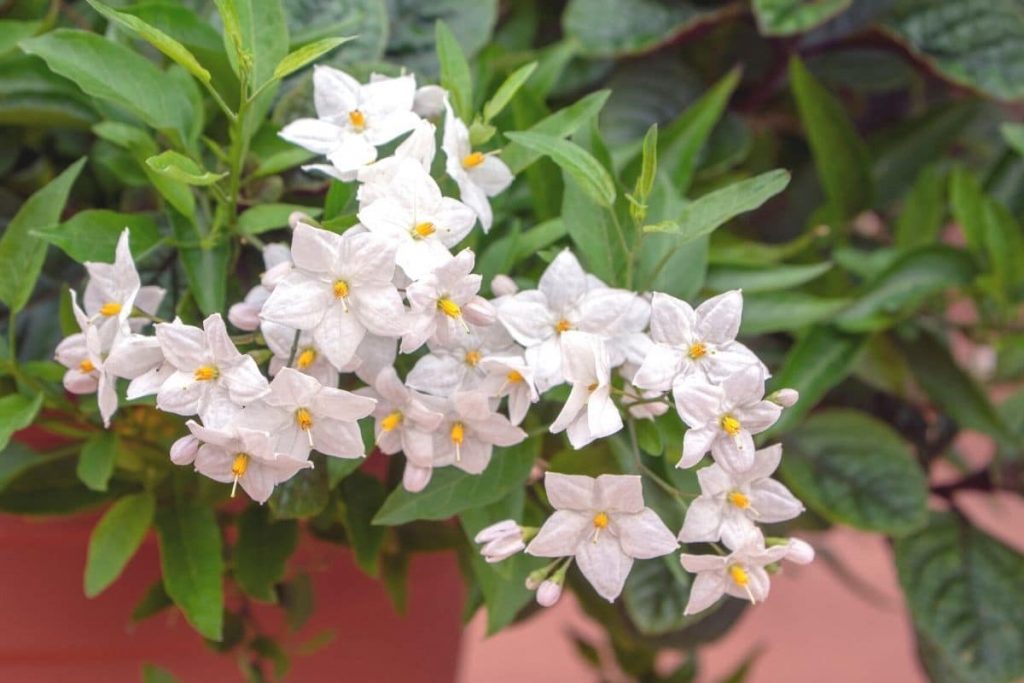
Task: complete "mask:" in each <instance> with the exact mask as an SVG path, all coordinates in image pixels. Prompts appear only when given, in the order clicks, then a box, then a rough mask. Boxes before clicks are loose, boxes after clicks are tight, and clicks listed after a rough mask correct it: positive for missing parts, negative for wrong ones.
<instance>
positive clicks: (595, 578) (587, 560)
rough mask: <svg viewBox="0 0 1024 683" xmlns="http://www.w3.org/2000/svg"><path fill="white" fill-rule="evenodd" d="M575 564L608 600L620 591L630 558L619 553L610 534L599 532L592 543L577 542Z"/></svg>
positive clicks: (616, 543)
mask: <svg viewBox="0 0 1024 683" xmlns="http://www.w3.org/2000/svg"><path fill="white" fill-rule="evenodd" d="M674 542H675V541H674V540H673V543H674ZM576 564H577V566H579V568H580V571H581V572H583V576H585V577H586V579H587V581H589V582H590V585H591V586H593V587H594V590H596V591H597V593H598V595H600V596H601V597H603V598H604V599H605V600H607V601H609V602H612V601H613V600H615V598H617V597H619V594H620V593H622V587H623V586H624V585H625V583H626V577H627V576H629V570H630V569H632V568H633V558H631V557H630V556H628V555H627V554H626V553H625V552H623V550H622V548H621V546H619V542H618V540H616V539H615V537H614V536H612V534H607V533H603V534H598V537H597V540H596V542H595V541H590V540H585V541H583V542H582V543H580V544H579V546H578V547H577V549H576Z"/></svg>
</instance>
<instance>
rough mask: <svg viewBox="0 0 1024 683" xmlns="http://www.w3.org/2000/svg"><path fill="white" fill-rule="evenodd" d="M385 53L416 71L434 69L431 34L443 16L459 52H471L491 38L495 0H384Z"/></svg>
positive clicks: (425, 72)
mask: <svg viewBox="0 0 1024 683" xmlns="http://www.w3.org/2000/svg"><path fill="white" fill-rule="evenodd" d="M387 9H388V15H389V19H390V22H389V27H388V29H389V30H388V50H387V51H388V55H389V56H390V58H391V59H392V60H393V61H395V62H396V63H400V64H403V65H404V66H405V67H406V68H408V69H410V70H412V71H413V72H415V73H416V74H417V75H423V76H426V75H431V76H432V75H434V74H437V73H438V63H437V52H436V50H435V44H434V37H435V32H434V29H435V26H436V23H437V20H438V19H443V20H444V23H445V25H446V26H447V27H448V28H449V30H450V31H451V33H452V35H454V36H455V38H456V39H458V41H459V45H460V46H461V49H462V52H463V54H465V55H467V56H470V57H471V56H473V55H475V54H476V53H477V52H478V51H479V50H480V49H481V48H483V47H484V46H485V45H487V43H488V42H489V41H490V39H491V34H492V32H493V31H494V24H495V22H497V20H498V0H431V2H430V5H424V4H423V0H388V1H387Z"/></svg>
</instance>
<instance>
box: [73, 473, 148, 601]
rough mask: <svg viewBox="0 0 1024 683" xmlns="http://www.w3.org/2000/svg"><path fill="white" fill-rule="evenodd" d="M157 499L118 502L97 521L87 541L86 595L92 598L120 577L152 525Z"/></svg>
mask: <svg viewBox="0 0 1024 683" xmlns="http://www.w3.org/2000/svg"><path fill="white" fill-rule="evenodd" d="M155 512H156V499H155V498H154V497H153V494H151V493H149V492H143V493H136V494H133V495H130V496H125V497H124V498H121V499H120V500H118V501H117V502H116V503H114V504H113V505H111V506H110V509H108V510H107V512H106V513H105V514H104V515H103V517H101V518H100V521H99V522H98V523H97V524H96V528H94V529H93V531H92V536H90V537H89V552H88V555H87V556H86V560H85V579H84V584H85V595H86V597H89V598H93V597H96V596H97V595H99V594H100V593H102V592H103V591H104V590H106V588H107V586H109V585H110V584H112V583H114V581H116V580H117V577H118V576H120V575H121V572H122V571H123V570H124V568H125V565H127V564H128V561H129V560H131V559H132V557H133V556H134V555H135V552H136V551H137V550H138V549H139V546H140V545H142V541H143V539H144V538H145V537H146V532H148V531H149V527H150V525H151V524H152V523H153V515H154V513H155Z"/></svg>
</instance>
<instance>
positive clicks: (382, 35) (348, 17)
mask: <svg viewBox="0 0 1024 683" xmlns="http://www.w3.org/2000/svg"><path fill="white" fill-rule="evenodd" d="M284 9H285V12H286V13H287V15H288V30H289V33H290V34H291V40H292V47H293V48H294V47H295V46H297V45H305V44H307V43H312V42H314V41H317V40H321V39H323V38H331V37H334V36H355V38H354V39H353V41H352V42H351V43H350V44H349V45H348V46H347V47H346V48H345V52H344V53H342V54H336V55H332V56H330V57H328V58H327V59H326V60H325V63H327V64H329V65H331V66H338V67H341V68H345V67H347V66H348V65H350V64H353V63H364V64H370V63H374V62H377V61H379V60H380V59H381V57H382V55H383V54H384V48H385V46H386V45H387V41H388V6H387V2H386V0H288V2H286V3H284ZM433 28H434V27H433V25H431V26H430V30H431V31H433ZM429 37H430V38H431V39H433V35H431V36H429Z"/></svg>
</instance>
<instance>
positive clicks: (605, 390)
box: [551, 332, 622, 448]
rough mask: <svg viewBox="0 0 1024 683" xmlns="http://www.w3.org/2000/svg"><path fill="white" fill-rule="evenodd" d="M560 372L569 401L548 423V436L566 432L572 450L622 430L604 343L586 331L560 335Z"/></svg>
mask: <svg viewBox="0 0 1024 683" xmlns="http://www.w3.org/2000/svg"><path fill="white" fill-rule="evenodd" d="M561 346H562V371H563V373H564V375H565V379H566V380H567V381H568V382H570V383H571V384H572V391H571V392H570V393H569V398H568V400H566V402H565V405H564V406H563V407H562V412H561V413H559V414H558V417H557V418H555V421H554V422H553V423H552V424H551V433H552V434H557V433H558V432H561V431H567V432H568V435H569V443H571V444H572V446H573V448H583V447H584V446H586V445H587V444H588V443H590V442H591V441H593V440H594V439H600V438H602V437H605V436H610V435H611V434H614V433H615V432H617V431H619V430H620V429H622V416H621V415H620V414H619V409H618V407H617V406H616V405H615V402H614V401H612V398H611V371H610V369H609V367H608V366H609V363H608V351H607V350H606V349H605V345H604V341H603V340H602V339H601V338H600V337H598V336H596V335H593V334H587V333H586V332H566V333H564V334H563V335H562V344H561Z"/></svg>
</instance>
